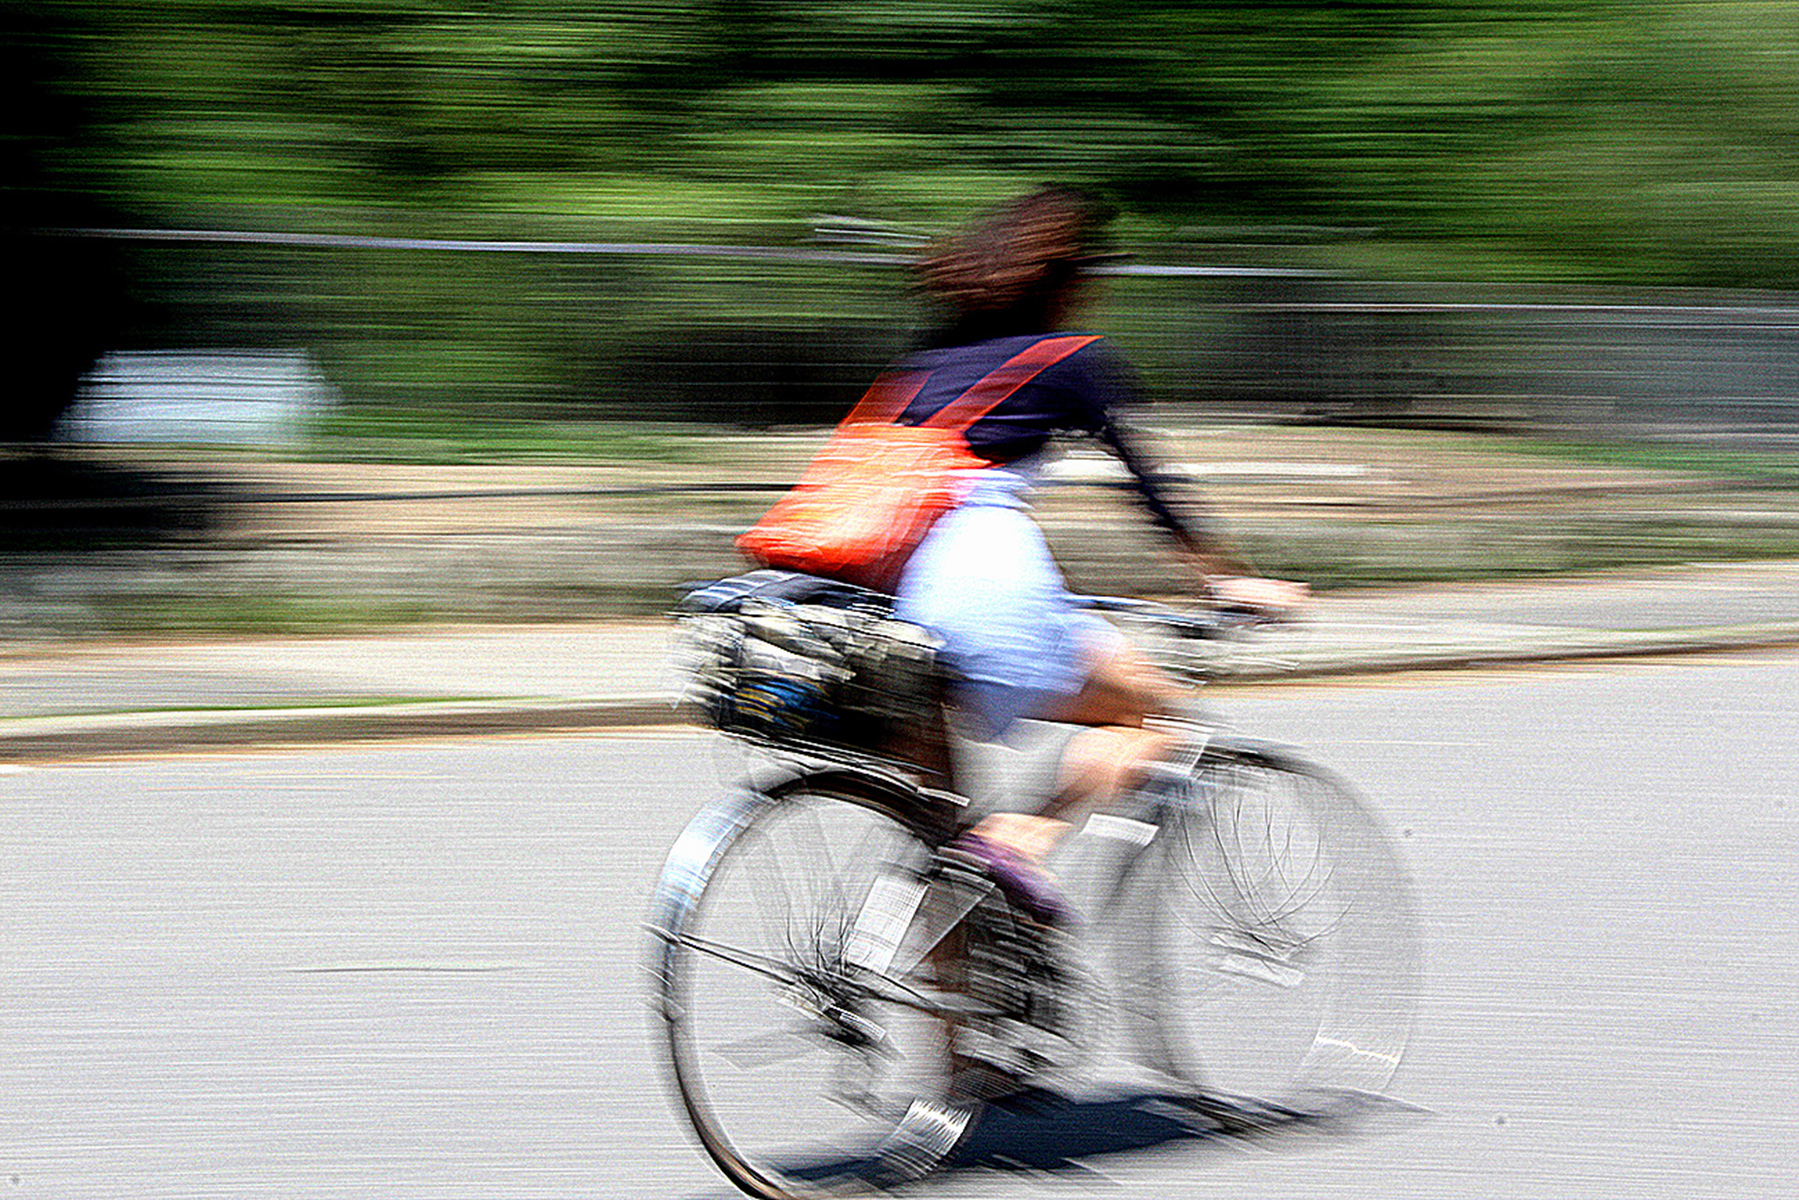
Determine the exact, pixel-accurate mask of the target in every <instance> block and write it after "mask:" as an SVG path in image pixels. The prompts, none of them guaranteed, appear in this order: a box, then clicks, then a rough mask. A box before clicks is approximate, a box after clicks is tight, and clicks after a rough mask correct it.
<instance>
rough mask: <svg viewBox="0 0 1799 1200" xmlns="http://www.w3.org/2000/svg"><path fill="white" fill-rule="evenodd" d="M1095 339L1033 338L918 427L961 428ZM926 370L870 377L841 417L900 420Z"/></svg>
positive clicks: (863, 420) (874, 421)
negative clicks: (871, 380)
mask: <svg viewBox="0 0 1799 1200" xmlns="http://www.w3.org/2000/svg"><path fill="white" fill-rule="evenodd" d="M1097 341H1099V337H1098V336H1097V335H1091V336H1085V335H1084V336H1073V337H1051V338H1043V339H1042V340H1040V341H1036V342H1032V343H1031V344H1030V345H1029V346H1026V347H1025V348H1024V349H1023V350H1020V351H1019V352H1018V353H1017V354H1014V355H1013V356H1012V357H1011V358H1008V359H1007V360H1006V361H1005V362H1003V363H1001V364H1000V365H999V366H997V367H995V368H994V369H993V370H991V371H989V372H987V374H985V375H983V376H982V377H981V378H980V379H979V380H978V381H977V382H976V383H975V385H974V386H973V387H971V388H969V389H968V390H967V391H965V392H963V393H962V394H961V395H960V396H957V397H956V398H955V399H954V400H952V401H950V402H949V403H948V404H946V405H944V406H943V407H942V408H940V409H938V410H937V411H936V412H934V413H932V414H931V415H930V416H929V417H927V418H925V419H924V420H923V421H920V422H919V425H920V426H921V427H923V426H930V427H932V428H935V429H955V430H963V429H967V428H968V427H969V426H971V425H973V424H974V423H975V422H976V421H978V420H980V419H981V418H982V417H984V416H986V415H987V414H988V413H990V412H992V411H993V410H994V409H996V408H998V407H999V406H1000V405H1001V404H1002V403H1004V402H1005V400H1006V398H1007V397H1008V396H1010V395H1011V394H1012V393H1013V392H1016V391H1017V390H1018V389H1019V388H1021V387H1023V386H1024V385H1025V384H1027V383H1029V382H1030V381H1031V380H1033V379H1035V378H1037V376H1039V375H1041V374H1043V372H1045V371H1047V370H1049V368H1051V367H1053V366H1055V365H1056V364H1057V363H1059V362H1061V361H1062V360H1063V359H1065V358H1067V357H1068V356H1069V355H1071V354H1073V353H1074V352H1075V351H1077V350H1079V349H1081V348H1082V347H1083V346H1089V345H1091V344H1093V343H1094V342H1097ZM930 377H931V376H930V372H929V371H906V372H900V373H893V372H889V373H887V374H884V375H882V376H881V377H880V378H879V379H876V380H875V381H874V384H873V385H872V386H871V387H870V388H869V389H868V392H867V394H866V395H864V396H863V397H862V399H861V400H860V401H859V402H858V403H857V404H856V407H855V408H854V409H853V410H851V412H850V415H849V416H847V417H845V418H844V419H843V424H845V425H864V424H878V425H884V424H886V423H888V422H890V421H897V420H899V417H900V414H901V413H903V412H905V411H906V408H907V406H908V405H910V404H911V403H912V401H914V400H916V399H917V398H918V393H919V392H921V391H923V390H924V385H925V381H926V380H927V379H929V378H930Z"/></svg>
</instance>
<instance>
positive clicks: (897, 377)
mask: <svg viewBox="0 0 1799 1200" xmlns="http://www.w3.org/2000/svg"><path fill="white" fill-rule="evenodd" d="M930 377H931V375H930V372H929V371H907V372H904V373H901V374H893V373H888V374H884V375H882V376H881V377H880V378H878V379H876V380H875V381H874V383H873V384H872V385H871V386H870V387H869V389H868V392H867V394H865V395H864V396H863V397H862V399H861V400H859V401H857V403H856V407H855V408H853V409H851V410H850V415H849V416H847V417H845V418H843V421H842V424H844V425H886V424H888V423H889V422H891V421H897V420H898V419H899V415H900V414H901V413H903V412H905V411H906V406H907V405H909V404H911V403H912V401H913V400H914V399H916V398H917V396H918V393H919V392H921V391H923V390H924V384H925V380H927V379H929V378H930Z"/></svg>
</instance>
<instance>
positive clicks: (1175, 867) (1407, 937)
mask: <svg viewBox="0 0 1799 1200" xmlns="http://www.w3.org/2000/svg"><path fill="white" fill-rule="evenodd" d="M1131 874H1132V879H1131V880H1130V883H1131V885H1132V886H1131V887H1130V894H1131V895H1132V896H1133V897H1134V898H1135V900H1136V902H1137V903H1138V904H1140V905H1141V907H1140V908H1138V909H1136V910H1135V911H1136V912H1137V914H1138V915H1139V917H1140V919H1139V920H1137V921H1134V922H1126V923H1125V924H1126V926H1127V928H1125V929H1124V931H1123V934H1122V936H1121V938H1120V939H1119V948H1120V950H1121V952H1122V953H1121V963H1120V972H1119V974H1120V981H1121V1000H1122V1002H1123V1003H1124V1005H1125V1007H1126V1010H1127V1013H1129V1014H1131V1015H1132V1016H1134V1017H1135V1018H1136V1020H1135V1022H1134V1024H1135V1026H1136V1028H1137V1030H1138V1034H1139V1038H1140V1046H1141V1048H1142V1050H1143V1055H1144V1058H1145V1060H1146V1061H1147V1062H1148V1063H1149V1065H1151V1066H1152V1067H1155V1068H1157V1069H1159V1070H1160V1071H1162V1072H1163V1073H1165V1074H1167V1075H1170V1076H1173V1077H1175V1078H1177V1079H1180V1080H1182V1081H1184V1082H1185V1083H1186V1084H1188V1085H1189V1086H1190V1087H1191V1088H1192V1089H1193V1090H1195V1091H1196V1092H1197V1093H1200V1094H1202V1095H1204V1096H1207V1097H1212V1098H1214V1099H1218V1100H1221V1101H1224V1102H1225V1106H1226V1108H1227V1109H1228V1106H1229V1105H1230V1103H1231V1102H1233V1101H1254V1102H1257V1103H1256V1104H1254V1105H1248V1106H1246V1107H1244V1108H1243V1110H1242V1111H1246V1112H1250V1111H1260V1112H1262V1113H1263V1114H1277V1113H1284V1114H1288V1115H1294V1114H1301V1115H1303V1114H1318V1113H1326V1112H1331V1111H1337V1110H1339V1109H1341V1108H1342V1107H1345V1106H1352V1105H1353V1104H1354V1103H1357V1102H1359V1101H1360V1100H1363V1099H1365V1098H1367V1097H1369V1096H1374V1095H1379V1094H1381V1093H1382V1092H1383V1090H1384V1089H1385V1088H1386V1087H1387V1086H1388V1084H1389V1083H1390V1082H1391V1081H1392V1078H1393V1075H1394V1073H1395V1071H1397V1069H1398V1067H1399V1063H1400V1058H1401V1056H1402V1054H1403V1052H1404V1049H1405V1045H1406V1042H1407V1039H1408V1038H1409V1036H1410V1032H1411V1025H1412V1016H1413V1012H1414V1009H1415V1006H1416V1001H1417V993H1418V979H1419V950H1418V934H1417V921H1416V915H1415V912H1414V908H1413V904H1412V900H1411V894H1410V889H1409V886H1408V884H1407V881H1406V877H1405V874H1404V871H1403V869H1402V867H1401V865H1400V862H1399V860H1398V858H1397V856H1396V854H1395V853H1394V851H1393V848H1392V846H1391V844H1390V843H1389V841H1388V839H1387V837H1386V836H1385V834H1384V832H1383V831H1382V829H1381V828H1380V826H1379V824H1378V823H1377V822H1376V821H1375V820H1374V818H1373V817H1372V816H1371V815H1370V814H1369V813H1368V811H1367V810H1366V809H1364V808H1363V806H1362V805H1361V804H1360V803H1359V802H1358V801H1357V800H1356V798H1355V797H1354V795H1352V794H1351V793H1350V791H1349V790H1348V788H1347V787H1346V786H1345V785H1343V784H1342V783H1341V782H1340V781H1338V780H1337V779H1336V778H1335V777H1334V776H1333V775H1331V774H1329V773H1327V772H1325V771H1323V770H1321V769H1319V768H1317V767H1314V766H1311V765H1309V764H1306V763H1304V762H1301V761H1299V760H1297V759H1295V758H1292V757H1290V756H1287V755H1284V754H1280V753H1278V752H1275V751H1272V750H1242V751H1234V752H1233V751H1224V750H1218V751H1208V752H1207V754H1206V755H1205V756H1204V757H1203V758H1202V759H1201V760H1200V762H1199V764H1198V766H1197V767H1196V769H1195V771H1194V773H1193V775H1192V777H1191V780H1190V782H1189V787H1188V789H1187V793H1186V794H1185V795H1184V796H1181V797H1178V798H1176V799H1174V800H1173V801H1171V802H1170V803H1169V804H1167V805H1166V807H1165V808H1164V809H1163V811H1162V812H1161V813H1160V814H1159V828H1158V830H1157V833H1156V835H1155V838H1154V840H1153V841H1152V842H1151V843H1150V845H1149V847H1148V848H1147V849H1146V850H1145V852H1144V853H1143V854H1142V855H1140V856H1139V857H1138V858H1137V860H1136V863H1135V865H1134V866H1133V868H1132V870H1131Z"/></svg>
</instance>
